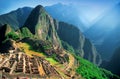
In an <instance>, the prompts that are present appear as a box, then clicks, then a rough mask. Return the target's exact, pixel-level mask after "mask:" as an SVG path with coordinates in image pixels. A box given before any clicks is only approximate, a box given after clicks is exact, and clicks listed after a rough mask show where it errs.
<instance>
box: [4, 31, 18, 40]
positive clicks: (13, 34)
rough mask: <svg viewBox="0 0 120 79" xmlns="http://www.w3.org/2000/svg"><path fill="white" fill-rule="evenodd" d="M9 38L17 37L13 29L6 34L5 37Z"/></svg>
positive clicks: (15, 38)
mask: <svg viewBox="0 0 120 79" xmlns="http://www.w3.org/2000/svg"><path fill="white" fill-rule="evenodd" d="M9 38H11V39H13V40H17V39H19V36H18V35H17V34H16V33H15V32H14V31H11V32H9V33H8V34H7V35H6V39H9Z"/></svg>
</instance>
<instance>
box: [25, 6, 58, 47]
mask: <svg viewBox="0 0 120 79" xmlns="http://www.w3.org/2000/svg"><path fill="white" fill-rule="evenodd" d="M57 24H58V23H57V21H56V20H54V19H53V18H52V17H51V16H50V15H49V14H48V13H47V12H46V11H45V9H44V8H43V7H42V6H41V5H39V6H37V7H35V8H34V9H33V11H32V12H31V14H30V16H29V17H28V18H27V20H26V22H25V24H24V26H26V27H27V28H28V29H29V30H30V31H31V32H32V33H33V34H35V35H36V36H37V37H38V38H39V39H42V40H48V41H50V42H52V43H53V47H54V48H58V47H60V40H59V37H58V35H57V32H56V30H55V27H56V26H57Z"/></svg>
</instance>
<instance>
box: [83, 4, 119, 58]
mask: <svg viewBox="0 0 120 79" xmlns="http://www.w3.org/2000/svg"><path fill="white" fill-rule="evenodd" d="M119 18H120V4H117V5H116V6H115V7H113V8H112V9H111V10H109V11H108V12H107V13H106V14H105V15H104V16H103V18H101V19H100V20H98V21H97V22H96V23H95V24H93V26H91V28H90V29H88V30H87V31H86V32H85V33H84V34H85V36H86V37H87V38H89V39H90V40H91V41H92V42H93V43H94V44H95V46H96V47H97V50H98V51H99V52H100V54H101V55H102V58H103V59H107V60H108V59H110V57H111V56H112V54H113V52H114V51H115V49H116V48H117V47H118V45H117V43H119V42H117V41H119V31H118V29H119V26H120V20H119Z"/></svg>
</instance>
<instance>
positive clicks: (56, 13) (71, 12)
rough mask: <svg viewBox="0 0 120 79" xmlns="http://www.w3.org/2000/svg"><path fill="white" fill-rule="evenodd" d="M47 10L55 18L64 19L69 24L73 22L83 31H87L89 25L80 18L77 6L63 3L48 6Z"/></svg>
mask: <svg viewBox="0 0 120 79" xmlns="http://www.w3.org/2000/svg"><path fill="white" fill-rule="evenodd" d="M45 9H46V11H47V12H48V13H49V14H50V15H51V16H52V17H53V18H55V19H57V20H59V21H63V22H66V23H69V24H73V25H75V26H76V27H78V28H79V29H80V30H81V31H85V30H86V29H87V27H85V25H84V24H83V23H82V21H81V20H80V13H78V10H77V9H76V7H75V6H73V5H72V6H71V5H70V4H69V5H64V4H61V3H58V4H55V5H52V6H46V7H45Z"/></svg>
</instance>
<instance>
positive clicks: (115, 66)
mask: <svg viewBox="0 0 120 79" xmlns="http://www.w3.org/2000/svg"><path fill="white" fill-rule="evenodd" d="M119 60H120V47H119V48H117V49H116V51H115V52H114V54H113V56H112V58H111V60H110V61H109V62H104V63H103V64H102V67H104V68H106V69H108V70H110V71H111V72H113V73H114V74H117V75H119V76H120V68H119V67H120V62H119Z"/></svg>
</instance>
